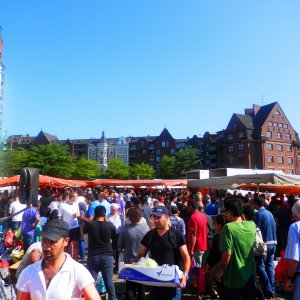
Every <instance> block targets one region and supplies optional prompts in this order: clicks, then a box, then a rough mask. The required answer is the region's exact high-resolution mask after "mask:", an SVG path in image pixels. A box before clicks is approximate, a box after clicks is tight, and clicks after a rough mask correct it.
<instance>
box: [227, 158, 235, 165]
mask: <svg viewBox="0 0 300 300" xmlns="http://www.w3.org/2000/svg"><path fill="white" fill-rule="evenodd" d="M233 162H234V158H233V156H228V163H229V164H233Z"/></svg>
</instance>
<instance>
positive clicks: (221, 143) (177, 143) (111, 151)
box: [6, 102, 300, 174]
mask: <svg viewBox="0 0 300 300" xmlns="http://www.w3.org/2000/svg"><path fill="white" fill-rule="evenodd" d="M56 142H60V143H62V144H65V145H68V146H69V149H70V153H71V154H72V155H76V156H84V157H87V158H88V159H92V160H95V161H97V162H98V164H99V165H100V167H101V168H102V169H103V170H104V171H105V169H106V168H107V166H108V162H109V160H110V159H112V158H119V159H121V160H122V161H123V162H124V163H126V164H129V165H134V164H137V163H141V162H145V163H149V164H150V165H151V166H152V167H153V168H154V169H155V170H158V168H159V164H160V160H161V158H162V157H163V156H164V155H167V156H171V157H172V156H175V154H176V152H177V151H179V150H180V149H184V148H186V147H188V146H191V147H193V148H195V149H197V152H198V155H199V160H200V164H199V168H200V169H216V168H249V169H255V168H257V169H268V170H282V171H284V172H285V173H288V174H300V168H299V166H300V142H299V137H298V133H297V132H296V131H295V130H294V128H293V127H292V125H291V124H290V122H289V120H288V118H287V117H286V115H285V114H284V112H283V111H282V109H281V107H280V105H279V103H278V102H274V103H271V104H268V105H264V106H259V105H253V107H252V108H251V109H245V113H244V114H237V113H234V114H233V115H232V117H231V119H230V120H229V123H228V125H227V128H226V129H224V130H221V131H218V132H216V133H211V132H208V131H207V132H205V133H204V135H194V136H193V137H191V138H186V139H175V138H173V136H172V135H171V134H170V132H169V131H168V130H167V129H166V128H164V129H163V131H162V132H161V133H160V135H158V136H149V135H148V136H141V137H132V136H130V137H122V136H121V137H119V138H107V137H105V133H104V132H102V136H101V138H98V139H93V138H91V139H67V140H59V139H58V138H57V137H55V136H53V135H51V134H48V133H45V132H43V131H41V132H40V133H39V134H38V135H37V136H35V137H33V136H29V135H11V136H9V137H8V138H7V140H6V149H7V150H11V149H16V148H18V147H23V148H25V149H29V148H30V147H31V146H34V145H41V144H51V143H56Z"/></svg>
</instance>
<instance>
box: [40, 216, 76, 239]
mask: <svg viewBox="0 0 300 300" xmlns="http://www.w3.org/2000/svg"><path fill="white" fill-rule="evenodd" d="M69 231H70V228H69V225H68V224H67V223H66V222H65V221H63V220H51V221H48V222H47V223H46V224H45V225H44V227H43V230H42V236H44V237H45V238H47V239H49V240H51V241H57V240H59V239H60V238H62V237H68V236H69Z"/></svg>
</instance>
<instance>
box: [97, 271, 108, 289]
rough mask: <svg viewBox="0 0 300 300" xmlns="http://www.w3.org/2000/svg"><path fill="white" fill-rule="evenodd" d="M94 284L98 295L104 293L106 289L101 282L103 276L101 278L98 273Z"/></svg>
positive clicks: (102, 281) (100, 274)
mask: <svg viewBox="0 0 300 300" xmlns="http://www.w3.org/2000/svg"><path fill="white" fill-rule="evenodd" d="M95 284H96V289H97V291H98V293H99V294H105V293H106V288H105V284H104V280H103V276H102V273H101V272H99V273H98V276H97V279H96V282H95Z"/></svg>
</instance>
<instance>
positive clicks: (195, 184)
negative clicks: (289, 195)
mask: <svg viewBox="0 0 300 300" xmlns="http://www.w3.org/2000/svg"><path fill="white" fill-rule="evenodd" d="M262 184H265V185H268V186H269V187H271V186H273V187H275V186H278V187H277V189H279V187H280V186H281V187H282V188H284V187H285V186H286V187H287V186H293V187H295V188H296V187H297V188H298V189H299V191H300V175H286V174H275V173H268V174H249V175H234V176H224V177H212V178H208V179H194V180H188V187H190V188H211V189H237V188H243V189H246V188H244V187H246V185H248V186H252V187H253V186H256V187H257V185H259V187H260V186H261V185H262Z"/></svg>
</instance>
